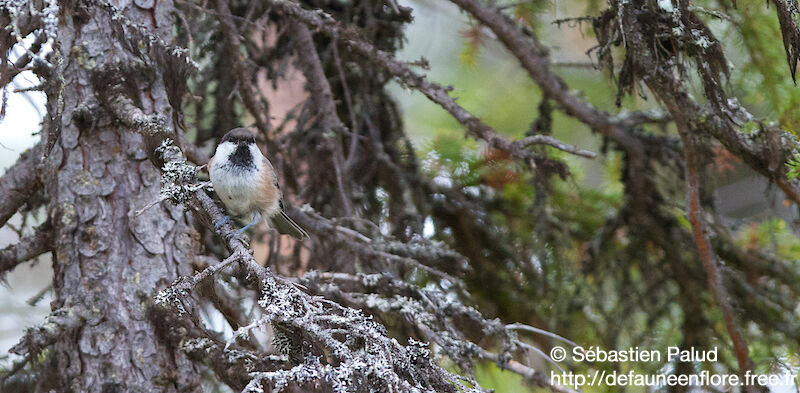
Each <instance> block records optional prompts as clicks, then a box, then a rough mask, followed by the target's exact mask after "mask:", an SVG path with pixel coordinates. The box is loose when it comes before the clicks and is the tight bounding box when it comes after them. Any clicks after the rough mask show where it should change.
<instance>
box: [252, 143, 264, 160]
mask: <svg viewBox="0 0 800 393" xmlns="http://www.w3.org/2000/svg"><path fill="white" fill-rule="evenodd" d="M250 154H252V155H253V158H255V159H256V161H259V158H263V157H264V155H263V154H261V150H260V149H259V148H258V145H256V144H255V143H253V144H251V145H250Z"/></svg>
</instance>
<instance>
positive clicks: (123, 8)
mask: <svg viewBox="0 0 800 393" xmlns="http://www.w3.org/2000/svg"><path fill="white" fill-rule="evenodd" d="M147 3H149V2H147V1H144V2H139V1H137V3H136V4H133V3H131V2H128V1H122V2H120V3H119V4H117V7H118V11H119V13H120V14H122V15H124V16H125V18H127V19H128V20H130V21H132V22H134V23H136V24H138V25H141V26H143V27H144V28H146V29H152V30H151V31H152V32H154V33H157V34H158V35H159V36H160V37H168V36H169V35H168V34H169V27H170V26H171V23H170V21H169V20H168V17H169V15H168V14H167V12H168V11H169V10H170V9H171V8H172V3H171V2H170V1H158V2H152V3H150V4H147ZM153 4H155V8H147V7H148V6H150V7H152V6H153ZM109 12H113V10H111V9H104V8H102V7H99V6H94V5H92V6H85V7H84V8H82V9H81V8H77V9H63V10H62V18H61V19H60V21H59V23H60V24H62V25H61V26H60V29H59V30H60V31H61V32H62V34H59V36H58V40H57V42H56V43H57V46H56V47H57V48H58V49H56V50H59V51H60V56H61V58H62V59H71V60H65V61H64V62H63V67H64V69H63V72H61V75H63V76H64V85H63V91H62V99H63V103H55V104H58V105H61V108H62V112H61V113H62V115H61V116H60V119H57V120H56V121H60V122H61V135H60V137H59V136H57V135H48V137H49V138H58V140H57V142H55V146H54V148H53V150H52V152H51V153H50V155H49V158H48V159H47V171H48V172H50V176H48V177H46V178H47V179H49V180H48V182H47V183H46V184H45V187H46V191H47V193H48V195H49V196H50V205H49V217H50V220H51V221H52V223H53V227H54V230H55V248H54V262H53V269H54V271H55V279H54V283H53V286H54V289H55V294H56V300H55V301H54V304H53V307H54V308H58V307H67V308H71V309H74V310H81V312H83V313H84V315H85V317H86V323H85V324H84V325H83V326H82V327H81V328H79V329H77V331H75V332H74V333H73V334H63V335H61V336H60V337H59V341H58V342H57V343H56V344H55V346H54V353H53V355H54V356H55V358H56V359H57V364H58V367H59V369H60V372H59V373H58V374H59V375H60V380H59V381H58V383H59V386H60V388H61V389H64V390H68V391H74V392H123V391H124V392H174V391H199V390H200V389H199V376H198V374H199V373H198V371H197V369H196V368H195V366H193V365H192V364H191V363H190V362H189V361H188V360H187V359H186V358H184V357H183V356H182V355H176V354H175V352H173V351H172V350H169V349H168V348H164V344H161V343H160V342H159V341H158V339H157V337H156V334H155V330H156V327H155V326H153V325H152V324H151V323H150V321H149V320H148V318H147V307H148V304H149V302H151V300H150V299H151V298H152V295H153V291H154V289H155V288H160V287H164V286H165V285H166V284H169V283H170V282H172V281H173V280H174V279H176V278H177V277H178V275H179V274H184V275H185V274H187V273H190V272H189V271H188V266H189V263H188V262H189V261H191V257H192V250H193V249H194V248H193V242H194V239H195V238H196V236H195V232H194V231H193V230H192V229H191V227H190V226H189V225H188V224H187V217H185V216H184V212H183V210H182V209H181V208H179V207H175V208H170V207H166V206H162V205H157V206H155V207H153V208H151V209H148V210H146V211H144V212H143V213H142V214H141V215H139V216H134V213H133V212H134V211H136V210H138V209H141V208H142V207H143V206H145V205H146V204H147V203H148V202H151V201H153V200H154V199H156V198H158V194H159V189H160V183H159V173H158V169H157V168H156V167H155V166H154V165H153V164H152V163H151V162H150V161H149V160H148V159H147V158H148V152H146V151H145V149H146V147H145V145H146V144H145V143H143V138H142V136H141V135H139V134H137V133H136V131H135V130H133V129H130V128H128V127H125V126H122V125H121V124H120V123H119V122H117V121H113V120H112V116H110V115H109V114H108V113H107V112H106V111H105V110H104V109H103V105H102V104H99V103H98V98H97V97H101V96H102V95H103V94H105V93H107V92H105V91H100V89H102V88H104V87H107V86H100V85H97V84H96V83H95V84H94V86H93V83H92V78H94V77H95V76H96V73H97V72H99V71H101V70H108V69H112V68H113V69H121V70H125V71H127V72H130V73H129V74H127V75H124V77H125V78H129V80H131V81H133V80H136V79H137V78H138V79H139V80H141V78H142V77H144V76H143V75H142V73H141V72H140V71H141V70H140V69H139V68H141V67H142V66H141V64H140V63H141V60H139V59H137V58H134V57H133V55H131V53H130V52H129V51H128V50H127V49H126V46H125V43H124V42H122V41H121V40H122V39H126V38H125V37H122V36H120V35H119V34H116V33H115V31H117V30H118V26H115V25H113V24H114V23H120V22H119V20H117V21H114V20H113V18H111V17H110V15H109ZM123 23H124V22H123ZM63 24H66V25H67V26H63ZM157 27H161V29H160V30H161V31H157V30H158V29H157ZM68 32H69V33H71V34H68ZM137 67H139V68H137ZM145 70H146V68H145ZM125 71H123V72H125ZM137 72H139V73H138V74H137ZM152 72H153V73H157V72H156V71H152ZM149 76H150V80H149V81H148V83H137V84H136V85H135V86H137V88H138V89H139V90H138V91H136V90H134V91H133V92H132V93H131V92H128V93H129V95H130V97H131V98H132V99H133V100H134V101H136V100H137V99H138V102H137V104H138V105H137V106H139V107H140V108H141V110H142V111H143V112H144V113H145V114H153V113H163V114H168V113H170V110H171V109H170V105H169V102H168V99H167V93H166V89H165V86H164V84H163V82H162V81H161V78H160V75H149ZM98 88H99V89H98ZM54 99H55V98H54V97H50V100H51V102H50V103H49V105H48V106H49V107H50V108H53V104H54V103H53V102H52V100H54ZM50 129H51V130H52V129H54V127H52V126H51V127H50Z"/></svg>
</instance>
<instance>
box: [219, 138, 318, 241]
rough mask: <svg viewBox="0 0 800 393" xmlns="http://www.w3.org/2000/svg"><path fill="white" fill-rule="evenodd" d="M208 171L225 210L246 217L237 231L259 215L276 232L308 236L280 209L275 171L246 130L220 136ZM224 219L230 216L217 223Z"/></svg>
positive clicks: (235, 215) (279, 193)
mask: <svg viewBox="0 0 800 393" xmlns="http://www.w3.org/2000/svg"><path fill="white" fill-rule="evenodd" d="M208 172H209V174H210V175H211V183H212V184H213V185H214V190H215V191H216V192H217V195H218V196H219V199H221V200H222V203H223V204H224V205H225V208H226V209H227V210H228V213H229V214H230V215H232V216H234V217H236V218H238V219H243V220H247V219H249V220H250V223H249V224H247V225H246V226H244V227H243V228H242V229H240V230H239V233H242V232H244V231H246V230H247V229H248V228H250V227H252V226H253V225H255V224H256V223H258V221H259V220H261V219H262V218H263V219H266V220H267V221H268V222H271V223H272V226H273V227H274V228H275V229H277V230H278V232H280V233H283V234H287V235H291V236H293V237H294V238H296V239H298V240H303V239H306V238H308V233H306V231H305V230H303V228H301V227H300V226H299V225H297V223H296V222H294V221H292V219H291V218H289V216H287V215H286V213H285V212H284V211H283V201H282V196H281V189H280V187H279V186H278V179H277V177H276V175H275V170H274V169H273V168H272V164H271V163H270V162H269V160H268V159H267V157H264V155H263V154H261V150H259V149H258V146H257V145H256V138H255V137H254V136H253V134H252V133H251V132H250V131H248V130H247V129H244V128H234V129H233V130H230V131H228V133H227V134H225V136H224V137H222V141H221V142H220V143H219V145H218V146H217V150H216V152H214V156H213V157H211V160H209V162H208ZM227 220H230V216H227V217H226V218H225V219H224V221H222V222H221V223H224V222H226V221H227ZM217 225H219V224H217Z"/></svg>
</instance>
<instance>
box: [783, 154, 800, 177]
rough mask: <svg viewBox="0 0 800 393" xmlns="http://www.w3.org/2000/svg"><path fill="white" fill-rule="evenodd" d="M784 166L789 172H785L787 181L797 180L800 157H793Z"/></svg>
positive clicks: (799, 170) (799, 169) (799, 172)
mask: <svg viewBox="0 0 800 393" xmlns="http://www.w3.org/2000/svg"><path fill="white" fill-rule="evenodd" d="M786 166H787V167H788V168H789V171H788V172H786V178H787V179H789V180H794V179H797V176H798V175H800V156H798V155H795V156H794V157H792V159H791V160H789V162H787V163H786Z"/></svg>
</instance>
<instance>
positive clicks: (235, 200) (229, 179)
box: [209, 162, 262, 216]
mask: <svg viewBox="0 0 800 393" xmlns="http://www.w3.org/2000/svg"><path fill="white" fill-rule="evenodd" d="M209 174H210V175H211V176H210V177H211V183H212V184H213V185H214V190H215V191H216V193H217V195H219V198H220V199H221V200H222V203H224V204H225V207H226V208H227V209H228V211H229V212H230V213H232V214H233V215H237V216H242V215H246V214H248V213H250V212H251V211H252V210H253V206H252V205H253V202H254V201H255V200H257V199H258V198H259V195H258V194H259V193H260V187H259V185H260V184H261V180H260V179H261V177H262V176H261V173H260V171H259V170H258V168H255V167H253V168H247V169H245V168H240V167H233V168H232V167H231V166H230V165H227V166H226V165H225V163H217V162H214V164H213V166H212V168H211V170H210V173H209Z"/></svg>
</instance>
